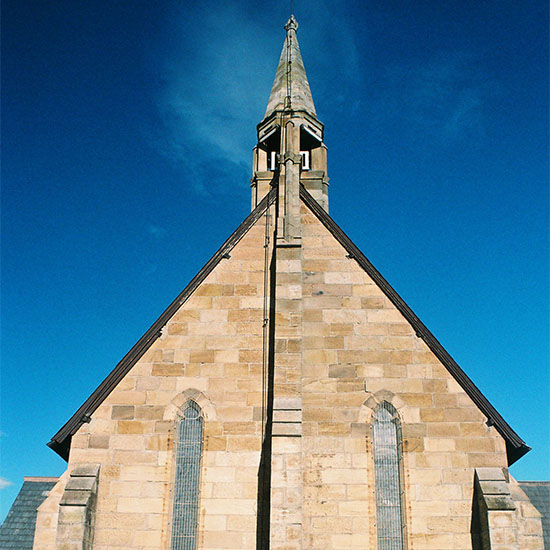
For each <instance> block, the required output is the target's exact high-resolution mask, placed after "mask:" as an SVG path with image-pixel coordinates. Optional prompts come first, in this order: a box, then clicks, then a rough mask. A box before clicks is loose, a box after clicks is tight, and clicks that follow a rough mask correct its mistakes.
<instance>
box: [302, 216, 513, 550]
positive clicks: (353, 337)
mask: <svg viewBox="0 0 550 550" xmlns="http://www.w3.org/2000/svg"><path fill="white" fill-rule="evenodd" d="M302 237H303V272H304V278H303V280H304V284H303V335H304V336H303V367H302V368H303V380H302V383H303V394H302V398H303V433H304V436H303V449H304V451H303V454H304V512H303V521H304V544H303V547H304V548H311V549H314V548H315V549H316V548H318V549H322V548H323V549H324V548H333V549H345V548H375V547H376V508H375V496H374V490H375V488H374V462H373V452H372V434H371V428H370V427H371V423H372V411H373V409H374V408H375V407H376V405H377V404H378V403H380V402H381V401H384V400H385V401H388V402H390V403H391V404H392V405H393V406H394V407H395V408H396V409H397V410H398V413H399V415H400V418H401V422H402V432H403V466H404V489H405V508H406V525H407V529H406V531H407V533H406V535H407V539H408V541H409V547H410V548H415V549H418V550H420V549H428V548H429V549H433V550H436V549H438V550H441V549H442V548H449V549H451V548H455V549H460V550H464V549H467V548H471V536H470V523H471V506H472V494H473V480H474V468H476V467H478V466H497V467H506V465H507V463H506V453H505V444H504V441H503V440H502V438H501V436H500V435H499V434H498V433H497V432H496V430H495V429H494V428H490V427H488V426H487V425H486V423H485V422H486V418H485V417H484V416H483V414H481V413H480V411H479V409H478V408H477V406H476V405H475V404H474V403H473V402H472V401H471V399H470V398H469V397H468V396H467V395H466V394H465V392H464V391H463V390H462V388H461V387H460V386H459V385H458V384H457V383H456V382H455V381H454V379H453V378H452V377H451V376H450V374H449V373H448V371H447V370H446V369H445V367H443V365H442V364H441V363H440V362H439V360H438V359H437V358H436V357H435V356H434V355H433V353H432V352H431V351H430V350H429V349H428V348H427V346H426V345H425V344H424V342H423V341H422V340H421V339H419V338H417V337H416V336H415V334H414V332H413V329H412V328H411V327H410V325H409V324H408V323H407V321H406V320H405V319H404V318H403V316H402V315H401V313H400V312H399V311H398V310H397V309H396V308H395V307H394V306H393V304H392V303H391V302H390V301H389V300H388V298H386V297H385V295H384V294H383V293H382V291H381V290H380V289H379V287H378V286H377V285H376V284H374V283H373V281H372V280H371V279H370V278H369V276H368V275H367V274H366V273H365V272H364V271H363V270H362V269H361V268H360V267H359V266H358V264H357V263H356V262H355V261H354V260H353V259H351V258H348V257H347V253H346V251H345V250H344V249H343V247H342V246H341V245H340V244H339V243H338V242H337V241H336V239H335V238H334V237H333V236H332V235H331V234H330V233H329V232H328V231H327V230H326V228H325V227H324V226H322V225H321V224H320V223H319V222H318V220H317V219H316V218H315V217H314V216H313V215H312V214H311V213H309V211H307V210H306V209H305V207H304V208H303V209H302Z"/></svg>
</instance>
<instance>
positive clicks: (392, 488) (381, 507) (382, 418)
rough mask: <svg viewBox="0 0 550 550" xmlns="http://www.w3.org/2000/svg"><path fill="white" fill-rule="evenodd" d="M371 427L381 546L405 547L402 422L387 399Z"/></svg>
mask: <svg viewBox="0 0 550 550" xmlns="http://www.w3.org/2000/svg"><path fill="white" fill-rule="evenodd" d="M372 431H373V443H374V479H375V485H376V520H377V537H378V550H404V548H405V540H404V539H405V536H404V532H405V529H404V527H405V525H404V514H403V482H402V479H401V476H402V474H401V454H402V450H401V423H400V421H399V416H398V415H397V411H396V410H395V408H394V407H393V406H392V405H390V404H389V403H387V402H386V401H384V402H383V403H380V405H378V407H377V408H376V409H375V411H374V422H373V428H372Z"/></svg>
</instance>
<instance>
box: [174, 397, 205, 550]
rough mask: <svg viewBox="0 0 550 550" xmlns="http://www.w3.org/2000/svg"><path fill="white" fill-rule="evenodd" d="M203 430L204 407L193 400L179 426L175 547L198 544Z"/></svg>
mask: <svg viewBox="0 0 550 550" xmlns="http://www.w3.org/2000/svg"><path fill="white" fill-rule="evenodd" d="M202 431H203V420H202V416H201V413H200V408H199V406H198V405H197V404H196V403H194V402H193V401H190V402H189V403H188V405H187V408H186V409H185V410H184V412H183V418H182V419H181V420H180V422H179V427H178V443H177V452H176V479H175V484H174V508H173V521H172V543H171V545H170V548H171V550H195V549H196V547H197V524H198V513H199V482H200V465H201V454H202Z"/></svg>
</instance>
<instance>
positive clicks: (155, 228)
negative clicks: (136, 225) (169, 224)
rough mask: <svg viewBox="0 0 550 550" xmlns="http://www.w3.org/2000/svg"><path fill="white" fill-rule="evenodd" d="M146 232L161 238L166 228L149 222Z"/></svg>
mask: <svg viewBox="0 0 550 550" xmlns="http://www.w3.org/2000/svg"><path fill="white" fill-rule="evenodd" d="M147 233H149V235H151V236H152V237H154V238H156V239H161V238H162V237H164V235H166V229H164V227H160V226H159V225H155V224H152V223H150V224H149V225H147Z"/></svg>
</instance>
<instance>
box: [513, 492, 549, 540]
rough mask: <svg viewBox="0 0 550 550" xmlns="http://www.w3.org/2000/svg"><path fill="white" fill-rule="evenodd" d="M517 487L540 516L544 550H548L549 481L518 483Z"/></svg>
mask: <svg viewBox="0 0 550 550" xmlns="http://www.w3.org/2000/svg"><path fill="white" fill-rule="evenodd" d="M518 485H519V486H520V487H521V488H522V489H523V491H524V492H525V494H526V495H527V496H528V497H529V500H530V501H531V504H532V505H533V506H534V507H535V508H536V509H537V510H538V511H539V512H540V513H541V515H542V533H543V537H544V548H546V549H547V550H550V481H518Z"/></svg>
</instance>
